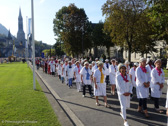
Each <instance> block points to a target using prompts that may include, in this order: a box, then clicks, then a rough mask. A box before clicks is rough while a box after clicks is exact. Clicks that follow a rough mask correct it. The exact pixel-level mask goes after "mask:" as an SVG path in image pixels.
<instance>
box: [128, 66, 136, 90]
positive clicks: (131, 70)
mask: <svg viewBox="0 0 168 126" xmlns="http://www.w3.org/2000/svg"><path fill="white" fill-rule="evenodd" d="M135 71H136V69H135V68H134V67H132V68H131V69H130V71H129V74H130V75H131V76H132V79H131V82H132V84H133V86H134V87H136V81H135V78H136V77H135Z"/></svg>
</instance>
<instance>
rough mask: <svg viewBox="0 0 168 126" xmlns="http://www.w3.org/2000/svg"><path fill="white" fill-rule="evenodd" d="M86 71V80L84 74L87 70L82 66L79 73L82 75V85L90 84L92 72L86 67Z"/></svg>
mask: <svg viewBox="0 0 168 126" xmlns="http://www.w3.org/2000/svg"><path fill="white" fill-rule="evenodd" d="M88 73H89V75H90V77H89V79H88V80H87V79H86V77H87V76H86V75H87V71H86V70H85V67H83V68H82V69H81V71H80V74H81V75H83V84H84V85H91V75H92V72H91V70H90V69H89V68H88Z"/></svg>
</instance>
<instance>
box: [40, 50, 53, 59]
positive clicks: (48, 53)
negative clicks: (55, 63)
mask: <svg viewBox="0 0 168 126" xmlns="http://www.w3.org/2000/svg"><path fill="white" fill-rule="evenodd" d="M42 52H43V53H44V55H45V57H47V56H55V49H45V50H43V51H42Z"/></svg>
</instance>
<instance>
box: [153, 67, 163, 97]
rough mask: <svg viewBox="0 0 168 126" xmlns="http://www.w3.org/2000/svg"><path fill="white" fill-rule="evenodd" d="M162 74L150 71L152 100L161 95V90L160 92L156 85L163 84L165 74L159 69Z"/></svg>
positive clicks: (154, 70)
mask: <svg viewBox="0 0 168 126" xmlns="http://www.w3.org/2000/svg"><path fill="white" fill-rule="evenodd" d="M161 71H162V73H161V74H160V76H159V74H158V72H157V70H156V69H155V68H154V69H153V70H152V71H151V96H152V97H154V98H160V97H161V95H162V90H160V86H159V85H158V84H156V83H157V82H159V83H163V84H164V83H165V74H164V71H163V70H162V69H161Z"/></svg>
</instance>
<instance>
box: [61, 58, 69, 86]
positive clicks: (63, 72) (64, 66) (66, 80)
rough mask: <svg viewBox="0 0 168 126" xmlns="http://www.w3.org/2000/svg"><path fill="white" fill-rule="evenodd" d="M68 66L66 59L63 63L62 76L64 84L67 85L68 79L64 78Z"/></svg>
mask: <svg viewBox="0 0 168 126" xmlns="http://www.w3.org/2000/svg"><path fill="white" fill-rule="evenodd" d="M67 66H68V59H66V60H65V63H64V65H63V67H62V74H63V75H64V81H65V84H66V85H68V78H67V76H66V68H67Z"/></svg>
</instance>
